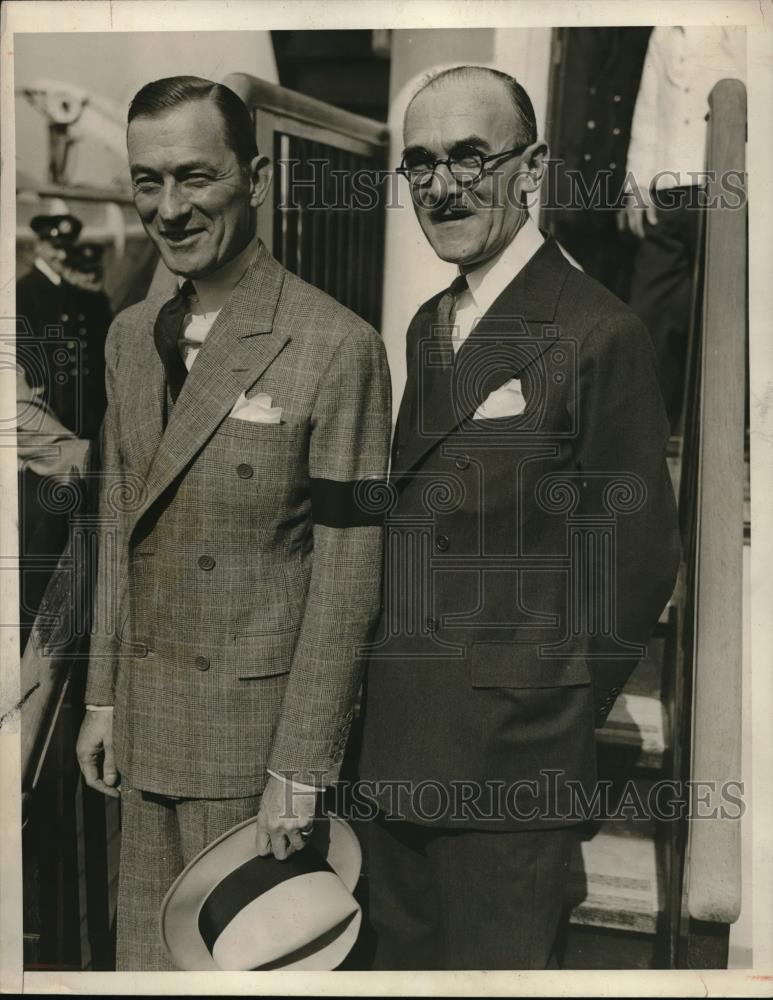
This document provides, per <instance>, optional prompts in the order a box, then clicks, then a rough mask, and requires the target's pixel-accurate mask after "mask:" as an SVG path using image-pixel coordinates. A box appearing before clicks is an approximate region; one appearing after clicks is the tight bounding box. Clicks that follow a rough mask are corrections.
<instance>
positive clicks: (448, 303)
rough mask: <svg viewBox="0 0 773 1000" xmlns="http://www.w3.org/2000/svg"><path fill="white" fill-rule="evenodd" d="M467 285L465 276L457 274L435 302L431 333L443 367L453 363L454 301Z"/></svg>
mask: <svg viewBox="0 0 773 1000" xmlns="http://www.w3.org/2000/svg"><path fill="white" fill-rule="evenodd" d="M467 287H468V285H467V278H466V277H465V275H463V274H460V275H458V276H457V277H456V278H454V280H453V281H452V282H451V284H450V285H449V286H448V288H447V289H446V290H445V291H444V292H443V294H442V295H441V296H440V300H439V301H438V304H437V315H436V318H435V327H434V330H433V334H434V336H435V338H436V343H437V346H438V347H439V348H440V354H441V358H442V364H443V367H444V368H450V367H451V365H452V364H453V363H454V345H453V332H454V319H455V317H456V303H457V301H458V299H459V296H460V295H461V294H462V292H464V291H466V290H467Z"/></svg>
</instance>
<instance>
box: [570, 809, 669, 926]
mask: <svg viewBox="0 0 773 1000" xmlns="http://www.w3.org/2000/svg"><path fill="white" fill-rule="evenodd" d="M569 892H570V899H572V900H578V901H579V902H578V903H577V905H576V906H575V907H574V909H573V911H572V916H571V922H572V924H575V925H582V926H588V927H605V928H609V929H613V930H621V931H636V932H638V933H644V934H654V933H655V932H656V930H657V924H658V918H659V916H660V912H661V909H662V901H663V899H664V892H663V886H662V885H661V884H660V877H659V872H658V864H657V854H656V846H655V836H654V828H653V826H652V824H651V823H642V822H636V823H633V822H626V821H618V820H611V821H608V822H605V823H602V824H601V826H600V828H599V830H598V832H597V833H596V834H595V836H593V837H591V838H590V839H589V840H585V841H583V842H582V844H581V845H580V850H579V851H577V852H576V854H575V858H574V860H573V863H572V868H571V871H570V875H569Z"/></svg>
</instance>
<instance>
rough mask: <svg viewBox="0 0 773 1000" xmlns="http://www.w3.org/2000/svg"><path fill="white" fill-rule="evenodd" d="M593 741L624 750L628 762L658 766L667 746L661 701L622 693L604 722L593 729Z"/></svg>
mask: <svg viewBox="0 0 773 1000" xmlns="http://www.w3.org/2000/svg"><path fill="white" fill-rule="evenodd" d="M596 742H597V744H599V745H601V746H603V747H605V748H619V749H621V750H624V751H625V757H626V764H627V765H634V766H638V767H647V768H659V767H661V766H662V764H663V754H664V753H665V750H666V745H667V744H666V713H665V708H664V707H663V703H662V702H661V701H660V700H659V699H658V698H653V697H651V696H649V695H641V694H628V693H626V692H623V693H622V694H621V695H620V696H619V697H618V699H617V701H616V702H615V704H614V705H613V706H612V711H611V712H610V713H609V716H608V717H607V721H606V723H605V725H604V726H603V727H602V728H601V729H597V730H596Z"/></svg>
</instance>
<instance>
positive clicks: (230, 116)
mask: <svg viewBox="0 0 773 1000" xmlns="http://www.w3.org/2000/svg"><path fill="white" fill-rule="evenodd" d="M191 101H211V102H212V103H213V104H214V105H215V107H216V108H217V109H218V111H219V112H220V116H221V118H222V119H223V132H224V134H225V141H226V143H227V145H228V146H229V147H230V148H231V149H232V150H233V151H234V153H235V154H236V158H237V159H238V161H239V163H240V164H241V165H242V166H243V167H247V166H249V164H250V162H251V161H252V160H253V159H254V158H255V157H256V156H257V155H258V146H257V143H256V142H255V126H254V124H253V121H252V116H251V115H250V112H249V111H248V109H247V105H246V104H245V103H244V101H243V100H242V99H241V98H240V97H239V96H238V94H235V93H234V92H233V90H231V89H230V87H226V86H224V84H222V83H215V82H214V81H213V80H205V79H203V78H202V77H200V76H167V77H164V79H163V80H154V81H153V82H152V83H146V84H145V86H144V87H142V88H141V89H140V90H138V91H137V93H136V94H135V95H134V98H133V100H132V102H131V104H130V105H129V115H128V124H129V125H131V123H132V122H133V121H134V119H135V118H156V117H157V116H158V115H163V114H166V112H167V111H171V110H172V109H173V108H176V107H179V106H180V105H181V104H187V103H190V102H191Z"/></svg>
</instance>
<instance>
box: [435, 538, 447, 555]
mask: <svg viewBox="0 0 773 1000" xmlns="http://www.w3.org/2000/svg"><path fill="white" fill-rule="evenodd" d="M450 544H451V543H450V542H449V541H448V535H438V536H437V538H436V539H435V548H436V549H437V550H438V552H447V551H448V548H449V546H450Z"/></svg>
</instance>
